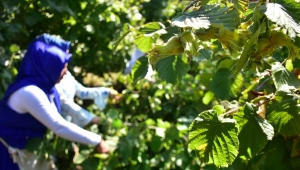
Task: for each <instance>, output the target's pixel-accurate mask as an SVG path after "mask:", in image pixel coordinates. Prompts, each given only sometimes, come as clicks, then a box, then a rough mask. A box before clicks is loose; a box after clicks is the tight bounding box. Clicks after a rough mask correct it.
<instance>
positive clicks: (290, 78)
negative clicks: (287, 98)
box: [272, 62, 300, 90]
mask: <svg viewBox="0 0 300 170" xmlns="http://www.w3.org/2000/svg"><path fill="white" fill-rule="evenodd" d="M272 79H273V81H274V85H275V87H276V89H277V90H278V89H280V88H281V87H282V86H285V85H288V86H293V87H295V88H298V87H299V86H300V80H299V79H298V78H297V77H296V76H295V75H294V74H292V73H291V72H289V71H288V70H286V68H285V67H284V66H282V65H281V63H279V62H275V63H274V64H273V65H272Z"/></svg>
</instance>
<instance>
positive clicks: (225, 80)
mask: <svg viewBox="0 0 300 170" xmlns="http://www.w3.org/2000/svg"><path fill="white" fill-rule="evenodd" d="M242 85H243V77H242V76H241V75H239V76H237V77H236V78H234V79H233V78H231V71H230V70H229V69H226V68H221V69H219V70H218V71H217V73H216V74H215V75H214V77H213V79H212V81H211V91H212V92H214V94H215V95H216V96H217V97H218V98H220V99H228V98H230V97H231V96H236V95H237V94H238V93H239V92H240V91H241V87H242Z"/></svg>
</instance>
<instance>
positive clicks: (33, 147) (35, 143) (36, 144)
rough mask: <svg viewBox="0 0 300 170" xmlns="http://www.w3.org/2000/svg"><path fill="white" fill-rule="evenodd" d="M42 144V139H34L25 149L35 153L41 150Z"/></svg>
mask: <svg viewBox="0 0 300 170" xmlns="http://www.w3.org/2000/svg"><path fill="white" fill-rule="evenodd" d="M42 143H43V140H42V139H40V138H33V139H31V140H29V141H28V142H27V143H26V146H25V148H26V149H27V150H28V151H30V152H34V151H37V150H39V148H40V146H41V144H42Z"/></svg>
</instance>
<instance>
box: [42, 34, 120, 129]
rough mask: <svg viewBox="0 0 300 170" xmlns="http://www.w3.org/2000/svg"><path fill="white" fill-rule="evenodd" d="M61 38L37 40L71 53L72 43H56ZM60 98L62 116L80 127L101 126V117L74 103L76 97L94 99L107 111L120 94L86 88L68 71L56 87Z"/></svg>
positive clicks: (100, 88) (44, 37)
mask: <svg viewBox="0 0 300 170" xmlns="http://www.w3.org/2000/svg"><path fill="white" fill-rule="evenodd" d="M56 39H59V37H56V36H54V35H49V34H42V35H41V36H39V37H37V40H39V41H42V42H45V43H46V44H50V45H55V46H57V47H59V48H60V49H62V50H63V51H66V52H69V48H70V43H69V42H66V41H56ZM55 87H56V90H57V91H58V93H59V96H60V103H61V114H62V116H63V117H64V118H65V119H66V120H68V121H70V122H72V123H75V124H76V125H78V126H80V127H85V126H87V125H88V124H99V123H100V117H98V116H96V115H94V114H92V113H90V112H89V111H87V110H86V109H84V108H82V107H81V106H79V105H78V104H77V103H75V101H74V97H75V96H76V97H78V98H79V99H83V100H84V99H92V100H94V103H95V104H96V105H97V106H98V107H99V108H100V110H103V109H105V107H106V105H107V102H108V100H109V98H117V94H118V92H117V91H116V90H114V89H111V88H106V87H90V88H88V87H85V86H83V85H82V84H81V83H79V82H78V81H77V80H76V79H75V77H74V76H73V75H72V74H71V73H70V72H69V71H68V72H67V73H66V75H65V76H64V77H63V79H62V80H61V81H60V82H59V83H57V84H56V85H55Z"/></svg>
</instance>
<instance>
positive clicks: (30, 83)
mask: <svg viewBox="0 0 300 170" xmlns="http://www.w3.org/2000/svg"><path fill="white" fill-rule="evenodd" d="M61 41H62V40H61ZM62 42H64V41H62ZM71 56H72V55H71V54H69V53H67V52H66V51H64V50H62V49H61V48H58V47H57V46H55V45H51V43H50V44H47V43H45V42H42V41H39V40H38V39H36V40H34V41H33V42H32V43H31V44H30V45H29V47H28V49H27V52H26V54H25V57H24V58H23V60H22V63H21V66H20V68H19V72H18V75H17V78H16V81H15V82H14V83H13V84H11V85H10V86H9V88H8V90H7V92H6V94H5V96H4V97H3V98H2V100H1V101H0V170H21V169H22V170H23V169H24V170H27V169H28V170H29V169H30V170H32V169H45V168H46V167H45V166H44V165H45V162H39V161H38V160H37V159H36V158H34V160H29V159H31V158H32V155H33V154H31V153H29V152H27V151H26V150H25V149H24V148H25V145H26V143H27V142H28V140H30V139H33V138H42V137H43V135H44V134H45V133H46V129H47V128H48V129H50V130H52V131H53V132H54V133H55V134H57V135H58V136H61V137H63V138H65V139H68V140H71V141H75V142H79V143H83V144H87V145H93V146H95V147H96V149H97V151H98V152H100V153H107V152H109V148H108V146H107V145H106V144H105V143H104V142H103V140H101V137H100V136H99V135H97V134H95V133H92V132H89V131H86V130H84V129H82V128H80V127H78V126H76V125H75V124H72V123H70V122H67V121H66V120H65V119H63V118H62V117H61V115H60V114H59V106H60V104H59V101H58V100H57V99H59V98H58V97H59V96H57V93H56V90H55V88H54V86H55V84H56V83H58V82H59V81H60V80H61V79H62V77H63V76H64V74H66V72H67V64H68V62H69V60H70V58H71ZM39 166H40V167H39ZM47 169H53V167H50V166H49V167H47Z"/></svg>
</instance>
